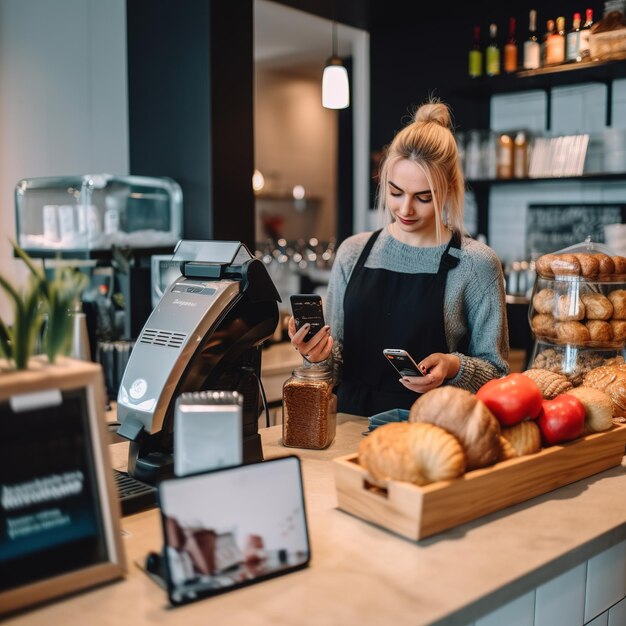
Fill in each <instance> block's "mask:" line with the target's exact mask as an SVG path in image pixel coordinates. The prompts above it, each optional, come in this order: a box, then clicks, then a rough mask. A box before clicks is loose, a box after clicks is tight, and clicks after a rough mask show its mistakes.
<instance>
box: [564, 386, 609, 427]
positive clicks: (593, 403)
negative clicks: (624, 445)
mask: <svg viewBox="0 0 626 626" xmlns="http://www.w3.org/2000/svg"><path fill="white" fill-rule="evenodd" d="M567 393H568V394H570V395H572V396H574V397H575V398H578V399H579V400H580V401H581V402H582V403H583V406H584V407H585V430H584V432H583V434H585V435H588V434H589V433H599V432H602V431H604V430H609V428H611V426H613V402H612V401H611V398H610V397H609V395H608V394H606V393H605V392H604V391H601V390H600V389H594V388H593V387H576V389H572V390H570V391H568V392H567Z"/></svg>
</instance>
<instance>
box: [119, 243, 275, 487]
mask: <svg viewBox="0 0 626 626" xmlns="http://www.w3.org/2000/svg"><path fill="white" fill-rule="evenodd" d="M172 261H174V262H177V263H179V264H180V274H181V275H180V277H179V278H178V279H176V280H174V282H173V283H172V284H171V285H170V286H169V287H168V288H167V290H166V291H165V293H164V294H163V297H162V298H161V300H160V301H159V303H158V304H157V306H156V308H155V309H154V311H153V312H152V314H151V315H150V317H149V318H148V320H147V321H146V323H145V325H144V327H143V329H142V331H141V333H140V335H139V337H138V339H137V341H136V343H135V347H134V349H133V351H132V353H131V356H130V359H129V361H128V364H127V366H126V370H125V371H124V376H123V378H122V382H121V385H120V389H119V393H118V398H117V412H118V420H119V422H120V424H121V425H120V428H119V430H118V435H120V436H121V437H124V438H126V439H129V440H130V449H129V456H128V473H129V474H130V475H131V476H133V477H134V478H136V479H138V480H140V481H142V482H146V483H149V484H155V483H156V482H157V480H158V479H160V478H162V477H164V476H168V475H170V474H171V473H172V471H173V455H172V448H173V428H174V410H175V403H176V399H177V398H178V396H179V395H180V394H182V393H185V392H193V391H208V390H224V391H237V392H239V393H240V394H241V395H242V396H243V420H242V428H243V432H242V439H243V461H244V463H251V462H256V461H261V460H263V451H262V447H261V439H260V437H259V434H258V418H259V415H260V412H261V409H262V403H261V401H260V389H262V387H261V382H260V375H261V346H262V344H263V342H264V341H266V340H267V339H268V338H270V337H271V336H272V334H273V333H274V330H275V328H276V325H277V323H278V304H277V303H278V302H280V296H279V295H278V292H277V290H276V287H275V286H274V283H273V282H272V279H271V278H270V276H269V274H268V273H267V270H266V269H265V266H264V265H263V263H262V262H261V261H259V260H258V259H256V258H254V257H253V255H252V254H251V253H250V251H249V250H248V249H247V248H246V246H245V245H243V244H242V243H241V242H236V241H187V240H183V241H180V242H179V243H178V245H177V246H176V249H175V251H174V255H173V257H172Z"/></svg>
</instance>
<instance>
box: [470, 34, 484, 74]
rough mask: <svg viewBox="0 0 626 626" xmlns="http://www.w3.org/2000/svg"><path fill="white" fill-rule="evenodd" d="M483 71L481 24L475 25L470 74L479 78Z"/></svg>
mask: <svg viewBox="0 0 626 626" xmlns="http://www.w3.org/2000/svg"><path fill="white" fill-rule="evenodd" d="M482 73H483V51H482V50H481V48H480V26H474V41H473V42H472V47H471V48H470V51H469V75H470V76H471V77H472V78H478V77H479V76H482Z"/></svg>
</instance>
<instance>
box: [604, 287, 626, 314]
mask: <svg viewBox="0 0 626 626" xmlns="http://www.w3.org/2000/svg"><path fill="white" fill-rule="evenodd" d="M608 299H609V300H610V302H611V304H612V305H613V313H612V315H611V317H612V318H613V319H614V320H626V289H613V291H609V295H608Z"/></svg>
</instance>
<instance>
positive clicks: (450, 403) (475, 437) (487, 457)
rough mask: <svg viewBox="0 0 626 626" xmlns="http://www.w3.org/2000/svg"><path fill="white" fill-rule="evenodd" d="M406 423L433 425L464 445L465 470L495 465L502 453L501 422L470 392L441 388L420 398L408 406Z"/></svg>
mask: <svg viewBox="0 0 626 626" xmlns="http://www.w3.org/2000/svg"><path fill="white" fill-rule="evenodd" d="M409 422H412V423H416V422H425V423H429V424H435V425H436V426H439V427H440V428H443V429H444V430H446V431H448V432H449V433H451V434H452V435H454V436H455V437H456V438H457V439H458V440H459V441H460V442H461V445H462V446H463V450H464V452H465V458H466V462H467V470H468V471H469V470H473V469H477V468H479V467H487V466H488V465H492V464H493V463H496V462H497V461H498V460H499V459H500V457H501V454H502V449H501V446H500V423H499V422H498V420H497V419H496V418H495V417H494V415H493V413H491V411H490V410H489V409H488V408H487V407H486V406H485V405H484V404H483V403H482V402H481V401H480V400H479V399H478V398H477V397H476V396H475V395H474V394H472V393H470V392H469V391H466V390H465V389H459V388H458V387H452V386H444V387H437V388H436V389H431V390H430V391H427V392H426V393H425V394H423V395H421V396H420V397H419V398H418V399H417V400H416V401H415V402H414V403H413V406H412V407H411V410H410V412H409Z"/></svg>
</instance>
